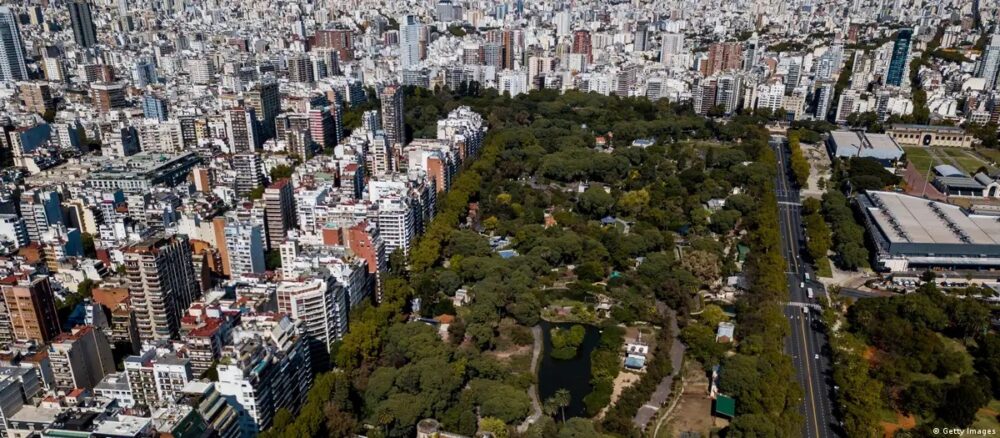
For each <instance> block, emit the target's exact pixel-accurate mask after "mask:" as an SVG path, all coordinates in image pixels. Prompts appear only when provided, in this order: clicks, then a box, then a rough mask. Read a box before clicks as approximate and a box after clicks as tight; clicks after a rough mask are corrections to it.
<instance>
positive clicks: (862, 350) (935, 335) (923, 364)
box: [834, 282, 1000, 436]
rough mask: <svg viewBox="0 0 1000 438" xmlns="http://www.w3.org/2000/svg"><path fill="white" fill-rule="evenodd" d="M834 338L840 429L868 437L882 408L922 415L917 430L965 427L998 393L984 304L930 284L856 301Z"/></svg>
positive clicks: (993, 338) (996, 358)
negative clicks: (845, 328)
mask: <svg viewBox="0 0 1000 438" xmlns="http://www.w3.org/2000/svg"><path fill="white" fill-rule="evenodd" d="M847 322H848V333H846V334H839V335H838V336H836V337H835V339H836V342H835V345H834V346H835V347H836V350H837V353H836V354H835V360H836V363H837V366H836V367H835V371H834V379H835V381H836V382H837V385H839V386H840V394H839V397H838V398H839V399H840V404H841V407H842V408H843V410H844V421H845V428H847V430H848V432H849V433H850V435H851V436H870V435H871V432H872V431H873V430H875V428H876V426H877V424H878V416H877V415H878V412H879V409H881V408H882V407H883V406H885V407H887V408H891V409H894V410H897V411H901V412H904V413H908V414H913V415H915V416H917V417H918V418H920V419H921V424H920V425H919V427H920V428H921V430H925V431H926V430H930V428H932V427H956V426H957V427H967V426H969V425H970V424H971V423H972V422H973V420H974V419H975V415H976V412H977V411H978V410H979V409H980V408H981V407H983V406H985V405H986V404H987V403H988V402H989V401H990V400H991V399H992V398H996V397H997V396H998V395H1000V391H998V389H1000V383H998V381H1000V374H998V373H997V368H998V367H997V364H998V363H1000V348H998V347H1000V344H998V342H1000V341H998V337H997V335H996V334H995V333H990V332H988V329H989V327H990V308H989V307H988V306H987V305H986V304H984V303H982V302H980V301H979V300H977V299H975V298H966V297H957V296H952V295H948V294H945V293H942V292H941V291H939V290H938V289H937V287H936V286H935V284H934V283H933V282H931V283H926V284H925V285H923V286H921V288H919V289H918V290H917V292H916V293H911V294H907V295H903V296H896V297H891V298H886V299H877V300H861V301H858V302H857V303H855V304H854V305H853V306H851V308H850V310H849V311H848V314H847Z"/></svg>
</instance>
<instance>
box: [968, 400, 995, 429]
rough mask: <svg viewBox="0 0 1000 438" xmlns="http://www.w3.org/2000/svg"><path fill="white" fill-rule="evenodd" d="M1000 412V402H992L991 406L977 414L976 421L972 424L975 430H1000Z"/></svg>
mask: <svg viewBox="0 0 1000 438" xmlns="http://www.w3.org/2000/svg"><path fill="white" fill-rule="evenodd" d="M998 412H1000V400H992V401H990V404H989V405H987V406H986V407H984V408H982V409H980V410H979V412H977V413H976V421H974V422H973V423H972V426H971V427H972V428H973V429H992V430H1000V422H998V421H997V413H998Z"/></svg>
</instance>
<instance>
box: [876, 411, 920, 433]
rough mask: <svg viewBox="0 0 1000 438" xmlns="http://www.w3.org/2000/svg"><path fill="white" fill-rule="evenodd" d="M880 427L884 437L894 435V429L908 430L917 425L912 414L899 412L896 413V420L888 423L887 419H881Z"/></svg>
mask: <svg viewBox="0 0 1000 438" xmlns="http://www.w3.org/2000/svg"><path fill="white" fill-rule="evenodd" d="M881 423H882V429H884V430H885V438H892V437H893V436H895V435H896V431H898V430H900V429H902V430H910V429H913V428H914V427H917V419H916V417H914V416H912V415H903V414H901V413H899V412H897V413H896V422H895V423H890V422H888V421H882V422H881Z"/></svg>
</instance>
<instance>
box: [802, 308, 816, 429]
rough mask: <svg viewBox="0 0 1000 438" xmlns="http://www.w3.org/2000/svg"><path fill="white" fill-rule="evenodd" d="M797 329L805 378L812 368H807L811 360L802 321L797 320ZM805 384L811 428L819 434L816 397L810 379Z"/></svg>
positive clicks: (810, 374)
mask: <svg viewBox="0 0 1000 438" xmlns="http://www.w3.org/2000/svg"><path fill="white" fill-rule="evenodd" d="M799 328H800V329H801V331H800V333H801V334H802V351H803V352H804V353H805V355H806V358H805V360H803V361H802V362H804V363H805V364H806V375H807V376H812V368H811V367H810V366H809V361H810V360H812V359H810V358H809V347H808V345H807V342H806V324H805V321H804V320H799ZM806 382H808V383H809V385H808V386H809V404H810V405H811V408H812V420H813V427H815V428H816V433H817V434H820V429H819V420H818V417H817V415H816V396H815V394H814V393H813V385H812V383H813V382H812V379H811V378H808V379H806Z"/></svg>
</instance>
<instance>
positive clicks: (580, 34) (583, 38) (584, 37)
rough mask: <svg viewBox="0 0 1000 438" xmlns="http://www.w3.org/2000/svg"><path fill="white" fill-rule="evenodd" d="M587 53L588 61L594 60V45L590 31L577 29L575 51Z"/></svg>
mask: <svg viewBox="0 0 1000 438" xmlns="http://www.w3.org/2000/svg"><path fill="white" fill-rule="evenodd" d="M572 53H579V54H582V55H586V57H587V63H588V64H590V63H592V62H594V46H593V43H592V42H591V39H590V32H589V31H586V30H577V31H574V32H573V52H572Z"/></svg>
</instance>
